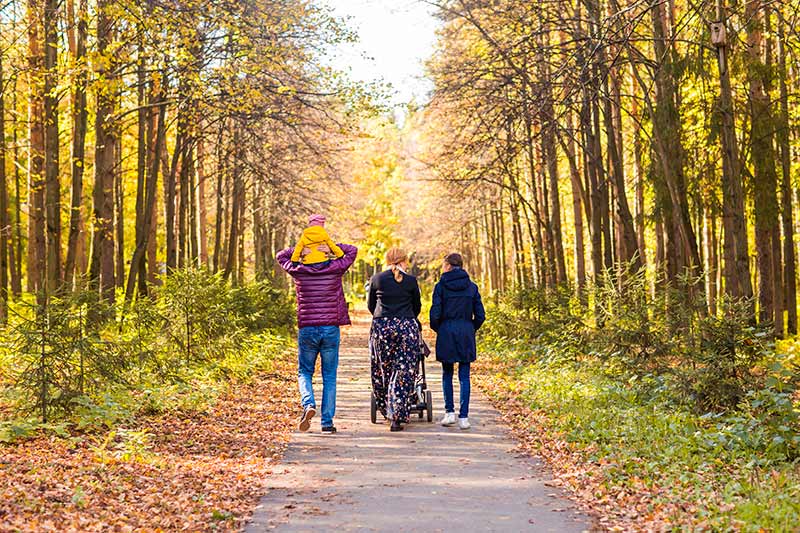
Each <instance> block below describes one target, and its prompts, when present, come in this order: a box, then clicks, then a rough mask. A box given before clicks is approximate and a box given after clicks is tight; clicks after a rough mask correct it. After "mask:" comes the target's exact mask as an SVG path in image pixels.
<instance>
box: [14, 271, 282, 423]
mask: <svg viewBox="0 0 800 533" xmlns="http://www.w3.org/2000/svg"><path fill="white" fill-rule="evenodd" d="M122 311H123V310H122V308H107V307H106V306H104V305H103V304H102V303H101V302H99V301H98V298H97V296H96V293H95V292H92V291H86V292H80V293H77V294H75V295H71V296H68V297H64V298H60V299H57V298H51V299H50V301H49V302H48V304H47V305H46V306H44V307H37V306H36V305H35V304H20V305H18V306H17V308H16V309H15V313H14V316H13V320H12V324H11V325H10V326H9V327H8V328H7V330H6V332H5V335H4V336H3V337H2V346H1V347H0V354H2V355H1V356H2V359H0V361H2V362H3V364H2V367H0V372H1V373H0V386H2V385H5V383H3V382H7V383H8V384H9V385H8V386H2V387H0V390H2V396H3V398H4V402H5V403H6V404H9V403H10V404H11V405H12V406H13V407H14V408H15V411H16V416H22V417H23V419H26V418H27V417H30V416H32V415H34V414H35V415H36V416H38V418H39V419H40V420H41V421H42V422H47V421H48V420H50V419H53V418H56V419H59V418H61V419H63V418H67V417H69V418H71V419H73V420H75V421H76V425H77V426H78V427H79V428H81V429H83V428H90V427H91V428H99V427H107V428H111V427H113V426H115V425H116V424H118V423H119V422H120V421H123V420H126V419H128V418H130V417H131V416H133V415H134V414H136V413H137V412H139V411H145V412H161V411H164V410H169V409H199V408H201V406H202V405H204V404H205V403H207V398H210V397H213V396H214V395H215V394H217V393H218V391H219V387H217V386H216V385H215V383H217V382H220V381H222V380H225V379H229V378H246V377H248V376H250V375H252V373H253V372H255V371H258V370H261V369H263V368H265V367H266V366H267V364H268V363H267V362H268V360H269V359H270V358H271V357H273V356H274V354H275V353H276V352H277V351H278V349H279V347H280V349H283V345H284V344H285V338H286V336H285V334H284V336H276V335H271V334H269V333H267V331H275V332H287V331H288V330H289V328H291V327H292V326H293V324H294V314H293V310H292V306H291V301H290V299H289V298H288V297H287V296H286V294H285V293H284V292H281V291H279V290H277V289H275V288H273V287H271V286H270V285H269V284H267V283H265V282H260V283H253V284H248V285H244V286H241V287H232V286H231V285H230V284H229V283H228V282H226V281H225V280H224V279H223V278H222V276H221V275H214V274H211V273H210V272H208V271H207V270H204V269H185V270H179V271H175V272H173V273H171V274H170V275H169V276H167V277H166V278H165V279H164V283H163V285H162V286H161V287H159V288H158V289H157V290H156V291H154V294H153V295H152V296H151V297H150V298H141V299H139V300H138V301H137V302H135V303H134V304H133V305H131V306H128V307H127V308H126V309H125V310H124V312H122ZM113 316H120V317H122V318H121V320H120V321H119V322H115V321H112V320H107V319H105V320H104V319H103V317H113ZM12 363H13V364H12ZM156 396H158V398H157V399H156ZM15 427H16V426H15ZM19 427H22V426H19ZM4 431H5V434H11V435H14V434H16V433H19V432H18V431H17V430H15V429H13V428H11V429H7V430H4ZM22 433H25V432H24V431H23V432H22Z"/></svg>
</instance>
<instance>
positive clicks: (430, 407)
mask: <svg viewBox="0 0 800 533" xmlns="http://www.w3.org/2000/svg"><path fill="white" fill-rule="evenodd" d="M425 407H426V408H427V409H426V410H427V411H428V422H433V394H431V391H429V390H428V391H425ZM419 417H420V418H422V413H420V414H419Z"/></svg>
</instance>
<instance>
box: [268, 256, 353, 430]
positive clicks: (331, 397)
mask: <svg viewBox="0 0 800 533" xmlns="http://www.w3.org/2000/svg"><path fill="white" fill-rule="evenodd" d="M339 247H340V248H341V249H342V251H343V252H344V256H342V257H340V258H338V259H333V260H331V261H326V262H324V263H316V264H311V265H304V264H302V263H293V262H292V251H293V249H292V248H287V249H286V250H283V251H282V252H280V253H278V256H277V257H276V259H277V261H278V263H280V265H281V267H282V268H283V269H284V270H285V271H286V272H288V273H289V275H290V276H292V278H294V284H295V289H296V291H297V326H298V328H299V331H298V334H297V360H298V370H297V382H298V385H299V388H300V402H301V404H302V406H303V414H302V415H301V416H300V420H299V423H298V429H299V430H300V431H308V428H309V427H310V426H311V419H312V418H313V417H314V415H315V414H316V413H317V404H316V402H315V401H314V389H313V386H312V379H313V377H314V367H315V366H316V363H317V355H319V356H320V357H321V359H322V431H323V432H324V433H336V428H335V427H334V425H333V416H334V414H335V413H336V369H337V367H338V366H339V326H346V325H348V324H350V315H349V314H348V312H347V302H346V301H345V299H344V288H343V287H342V277H343V276H344V273H345V272H347V269H349V268H350V266H351V265H352V264H353V262H354V261H355V260H356V254H357V253H358V248H356V247H355V246H352V245H350V244H339ZM326 249H327V245H324V244H323V245H320V246H319V247H318V248H317V250H319V251H322V252H325V251H328V252H330V250H326Z"/></svg>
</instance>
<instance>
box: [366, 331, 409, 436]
mask: <svg viewBox="0 0 800 533" xmlns="http://www.w3.org/2000/svg"><path fill="white" fill-rule="evenodd" d="M419 334H420V332H419V326H418V325H417V321H416V320H414V319H413V318H397V317H385V318H376V319H373V321H372V329H371V330H370V335H369V353H370V362H371V365H372V392H373V393H374V394H375V400H376V403H377V406H378V410H379V411H380V412H381V414H383V416H385V417H386V418H388V419H389V420H391V421H393V422H404V423H405V422H408V421H409V407H410V406H411V404H412V402H414V397H413V396H414V384H415V382H416V378H417V361H418V359H419V349H420V348H419V346H420V343H419Z"/></svg>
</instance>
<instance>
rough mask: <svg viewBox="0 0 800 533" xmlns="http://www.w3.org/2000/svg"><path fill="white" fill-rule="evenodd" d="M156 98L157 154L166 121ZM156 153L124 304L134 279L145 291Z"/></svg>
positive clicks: (160, 100) (161, 98)
mask: <svg viewBox="0 0 800 533" xmlns="http://www.w3.org/2000/svg"><path fill="white" fill-rule="evenodd" d="M157 98H158V104H159V108H158V127H157V128H156V138H155V141H154V146H155V147H156V152H158V150H159V147H160V146H161V145H162V144H163V142H164V135H165V133H166V126H165V124H164V122H165V120H166V109H167V105H166V104H165V103H164V96H163V89H162V92H161V94H160V95H159V96H158V97H157ZM158 155H159V154H158V153H156V154H154V156H153V157H152V159H151V165H152V166H151V168H149V169H148V171H147V183H146V185H145V190H144V197H145V201H144V205H143V206H142V213H143V214H144V215H143V216H142V221H141V223H142V227H141V229H140V231H137V232H136V235H137V239H136V248H135V249H134V251H133V256H132V257H131V266H130V273H129V274H128V283H127V286H126V287H125V302H126V303H129V302H130V301H131V300H133V293H134V290H135V288H136V279H137V277H138V279H139V294H140V296H143V295H144V294H143V292H142V290H143V288H144V289H145V290H146V284H144V283H143V281H144V278H145V276H146V266H145V264H146V262H145V260H146V255H147V250H148V242H149V239H150V237H151V229H152V227H153V223H154V217H153V216H147V215H148V214H150V215H152V214H155V211H156V210H155V204H156V194H157V189H158V166H159V163H160V162H161V158H160V157H158Z"/></svg>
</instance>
